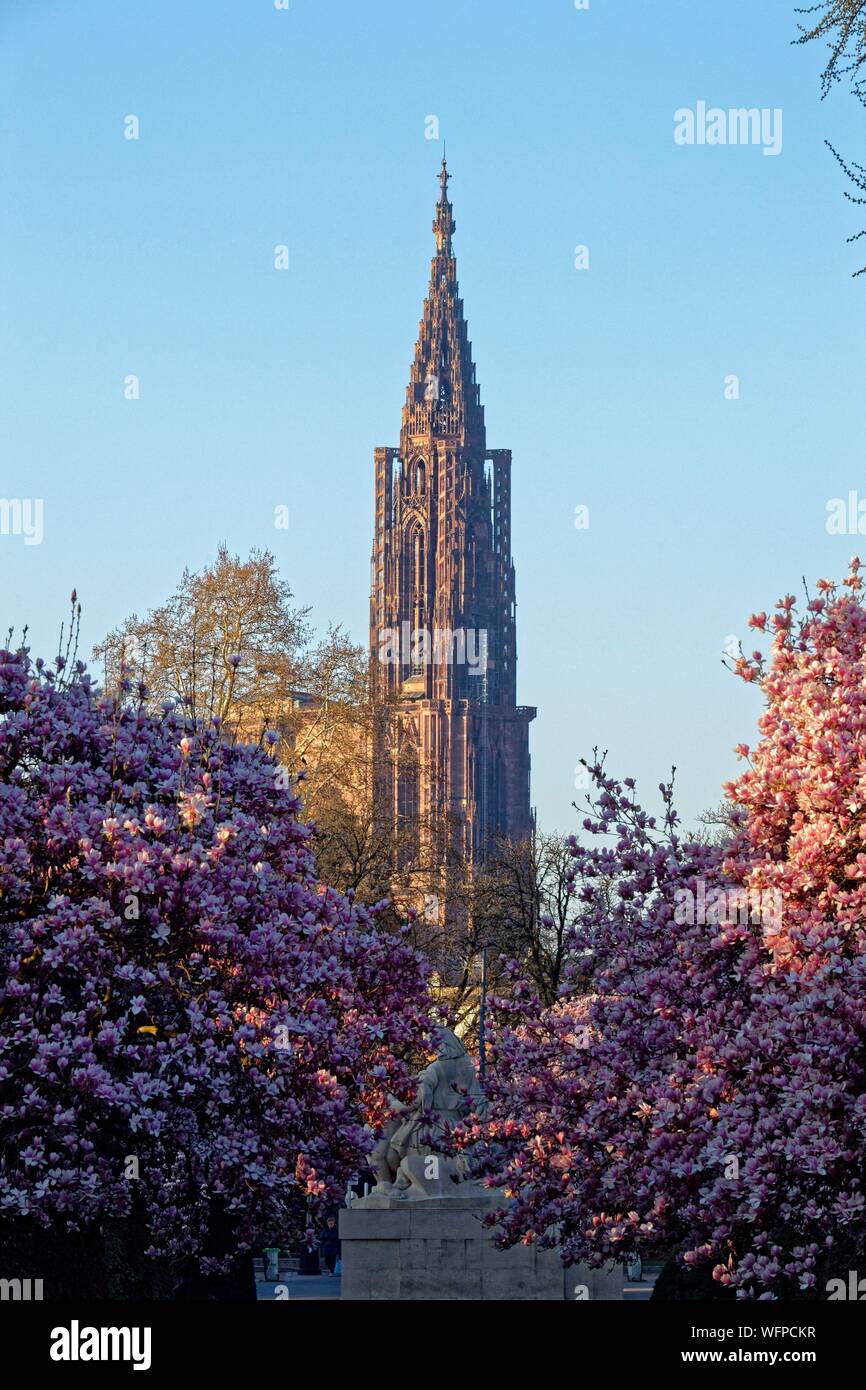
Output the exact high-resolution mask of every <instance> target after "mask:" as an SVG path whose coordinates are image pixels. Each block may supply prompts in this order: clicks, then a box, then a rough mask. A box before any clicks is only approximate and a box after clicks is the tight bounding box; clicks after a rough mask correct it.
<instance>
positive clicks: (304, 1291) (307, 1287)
mask: <svg viewBox="0 0 866 1390" xmlns="http://www.w3.org/2000/svg"><path fill="white" fill-rule="evenodd" d="M657 1273H658V1270H657V1269H655V1268H653V1267H650V1268H649V1269H646V1270H644V1275H643V1278H642V1279H641V1280H640V1281H637V1280H632V1279H626V1282H625V1288H624V1291H623V1299H624V1301H625V1302H626V1303H641V1302H643V1301H644V1300H645V1299H648V1298H649V1296H650V1294H651V1293H652V1289H653V1284H654V1283H655V1281H656V1274H657ZM340 1282H341V1281H340V1276H339V1275H338V1274H337V1275H334V1274H318V1275H315V1274H289V1275H287V1276H286V1278H285V1279H284V1280H283V1283H282V1285H281V1286H278V1285H277V1284H273V1283H271V1284H268V1283H262V1284H256V1294H257V1296H258V1298H259V1299H262V1300H264V1301H268V1300H271V1301H273V1300H274V1299H275V1297H276V1293H275V1291H276V1289H277V1287H280V1288H281V1290H282V1289H285V1290H286V1291H287V1293H288V1300H291V1299H295V1300H296V1301H297V1300H298V1299H324V1298H339V1297H340ZM280 1298H281V1299H284V1300H285V1299H286V1292H282V1291H281V1293H280Z"/></svg>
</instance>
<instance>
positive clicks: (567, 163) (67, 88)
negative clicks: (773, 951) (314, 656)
mask: <svg viewBox="0 0 866 1390" xmlns="http://www.w3.org/2000/svg"><path fill="white" fill-rule="evenodd" d="M2 14H3V18H2V54H3V56H2V84H0V130H2V146H3V158H2V165H3V173H2V181H3V182H2V189H0V193H2V198H3V205H4V209H5V215H4V217H3V219H2V228H0V291H2V305H0V309H2V313H3V319H4V323H5V332H4V334H3V344H2V360H0V402H2V417H0V441H2V469H0V496H3V497H7V498H11V497H22V498H23V497H33V498H42V499H44V506H45V537H44V541H43V543H42V544H41V545H39V546H25V545H24V544H23V539H22V537H20V536H8V535H7V536H0V618H2V620H3V625H4V629H5V627H6V626H8V624H9V623H15V624H17V625H19V626H20V625H22V624H23V623H24V622H29V624H30V628H31V633H32V645H33V647H34V649H36V650H37V651H41V652H44V653H46V654H50V653H51V652H52V651H53V650H54V649H55V641H56V632H57V629H58V627H59V622H60V620H61V618H62V617H63V616H64V614H65V611H66V600H67V595H68V592H69V590H70V589H71V588H72V586H73V585H76V586H77V588H78V591H79V594H80V596H81V598H82V601H83V604H84V639H85V645H86V647H87V648H88V649H89V647H90V646H91V645H92V644H93V642H95V641H97V640H98V639H99V638H100V637H101V636H102V635H103V634H104V632H105V631H106V630H107V629H108V628H110V627H112V626H113V625H114V624H116V623H117V622H119V621H120V620H121V619H122V618H123V617H124V616H125V615H126V614H127V613H128V612H130V611H131V610H133V609H135V610H137V611H139V612H143V611H144V610H146V609H147V608H148V607H150V606H152V605H153V604H155V603H157V602H159V601H161V600H162V599H163V598H164V597H166V596H167V595H168V593H170V591H171V590H172V589H173V587H174V585H175V583H176V581H177V579H178V577H179V575H180V572H181V570H182V568H183V566H184V564H185V563H186V564H189V565H190V566H192V567H194V568H197V567H199V566H201V565H204V564H205V563H207V562H208V561H209V560H210V559H212V558H213V556H214V554H215V551H216V548H217V545H218V543H219V542H220V541H222V540H225V541H226V542H228V544H229V545H230V546H231V547H232V548H233V549H236V550H238V551H241V552H246V551H247V550H248V549H249V548H250V547H251V546H254V545H259V546H269V547H271V548H272V549H273V550H274V551H275V553H276V555H277V557H278V560H279V563H280V565H281V567H282V570H283V572H284V574H285V576H286V577H287V578H288V579H289V581H290V583H291V585H292V587H293V589H294V591H295V594H296V596H297V599H298V601H299V602H302V603H304V604H311V605H312V606H313V610H314V616H315V617H316V619H317V620H318V621H319V622H320V623H321V624H322V625H324V624H325V622H326V621H327V620H329V619H333V620H340V621H343V622H344V623H345V624H347V626H348V627H349V628H350V630H351V631H352V633H353V634H354V635H355V636H356V637H357V638H358V639H359V640H366V630H367V613H368V609H367V604H368V585H369V553H370V544H371V532H372V482H373V472H372V451H373V447H374V446H375V445H376V444H396V442H397V437H398V430H399V420H400V407H401V404H402V399H403V393H404V390H405V384H406V380H407V376H408V370H409V364H410V361H411V357H412V347H413V343H414V339H415V334H416V331H417V325H418V319H419V316H420V311H421V303H422V299H423V294H424V289H425V286H426V280H427V274H428V269H429V259H430V256H431V254H432V235H431V230H430V223H431V219H432V213H433V205H434V201H435V197H436V181H435V172H436V169H437V167H438V164H439V160H440V158H441V154H442V145H441V142H434V141H430V140H427V139H425V117H427V116H429V115H436V116H438V119H439V122H440V130H441V135H442V136H443V137H444V138H445V140H446V141H447V147H448V161H449V166H450V169H451V171H452V174H453V179H452V183H451V189H450V192H451V197H452V199H453V202H454V210H455V218H456V221H457V234H456V238H455V247H456V251H457V257H458V270H459V274H460V282H461V290H462V293H463V296H464V301H465V305H466V312H467V316H468V319H469V325H470V335H471V337H472V340H473V345H474V354H475V360H476V363H477V367H478V377H479V380H480V383H481V391H482V400H483V402H484V405H485V408H486V416H487V424H488V442H489V444H490V445H491V447H510V448H511V449H512V450H513V452H514V498H513V505H514V518H513V541H514V551H515V560H516V565H517V594H518V650H519V659H520V664H519V698H520V699H521V701H522V702H524V703H527V704H537V705H538V708H539V715H538V719H537V721H536V723H535V724H534V726H533V730H532V757H533V799H534V802H535V804H536V805H537V807H538V811H539V818H540V821H541V823H542V824H543V825H544V826H546V827H548V828H553V827H554V826H557V827H559V828H561V829H570V828H571V827H572V826H573V825H574V823H575V817H574V813H573V812H571V811H570V802H571V800H572V797H573V795H574V793H573V788H572V780H573V769H574V766H575V764H576V762H577V759H578V757H579V756H580V754H581V753H583V752H586V751H587V750H589V749H591V748H592V746H593V745H594V744H598V745H600V746H602V747H606V748H608V749H609V750H610V764H611V766H612V767H613V768H615V769H616V770H618V771H619V772H621V773H622V774H623V775H627V774H633V775H636V776H637V777H638V778H639V779H640V783H641V785H642V786H643V787H644V788H645V790H646V791H647V792H648V793H650V792H654V788H655V786H656V784H657V783H658V781H659V780H660V779H661V777H662V776H664V775H665V773H666V771H667V769H668V767H669V765H670V764H671V763H672V762H675V763H676V764H677V765H678V768H679V775H678V780H679V784H680V804H681V806H682V809H683V811H684V813H685V815H686V818H687V819H689V818H692V817H694V816H695V815H696V814H697V812H698V811H699V810H700V809H701V808H702V807H705V806H707V805H710V804H713V803H715V801H716V800H717V799H718V789H719V786H720V784H721V782H722V781H723V780H724V779H725V778H726V777H728V776H730V775H731V774H732V772H734V771H735V769H736V767H737V762H736V759H735V757H734V755H733V753H732V748H733V745H734V744H735V743H737V742H739V741H740V740H744V741H746V742H753V741H754V731H755V719H756V717H757V713H758V709H759V702H758V700H757V698H756V696H755V694H754V692H750V691H748V690H747V689H746V688H745V687H744V686H742V685H741V683H740V682H738V681H736V680H735V678H734V677H732V676H730V675H728V674H726V673H725V671H724V670H723V668H722V666H721V664H720V652H721V648H722V644H723V642H724V641H725V638H726V636H728V635H729V634H739V635H742V636H743V637H744V639H745V636H746V626H745V624H746V618H747V617H748V614H749V613H750V612H751V611H753V610H755V609H760V608H764V607H767V606H769V605H771V604H772V603H773V601H774V600H775V599H776V598H777V597H778V596H779V595H780V594H782V593H784V592H786V591H789V590H797V589H798V588H799V586H800V577H801V575H803V574H805V575H806V576H808V577H809V578H810V579H814V578H815V577H817V576H818V575H819V574H823V573H835V574H840V573H841V572H842V571H843V570H844V568H845V565H846V562H847V558H848V556H849V554H851V553H852V552H853V551H855V550H856V549H857V538H855V537H836V536H829V535H827V533H826V530H825V517H826V511H825V508H826V503H827V500H828V499H829V498H831V497H835V496H845V495H846V494H847V492H848V490H849V489H852V488H854V489H858V488H859V489H860V491H861V493H862V494H863V495H864V496H866V471H864V467H863V411H864V380H866V354H864V341H866V335H864V309H866V276H864V277H863V278H862V279H861V280H853V281H852V280H851V279H850V278H849V276H850V272H851V271H852V270H854V269H856V268H857V266H858V265H859V264H861V263H862V260H866V241H864V242H862V243H860V244H859V245H855V246H846V244H845V238H846V236H847V235H849V234H850V233H852V232H854V231H856V230H858V228H859V226H860V225H863V222H859V221H858V216H859V214H860V212H861V211H866V209H864V210H860V209H857V208H854V207H852V206H851V205H850V204H848V203H846V202H845V200H844V199H843V196H842V191H843V188H844V187H845V186H846V185H845V180H844V177H843V175H842V174H841V171H840V170H839V169H838V168H837V166H836V165H835V164H834V162H833V160H832V158H831V156H830V155H829V153H828V152H827V150H826V149H825V148H824V145H823V140H824V137H828V138H831V139H832V140H833V142H834V143H835V144H836V145H837V146H838V147H839V148H840V149H841V150H842V151H843V153H845V154H846V155H848V156H849V157H850V158H852V159H859V160H861V161H863V162H864V163H866V111H864V110H863V109H862V108H861V107H859V106H858V105H857V103H856V102H855V100H854V99H853V98H852V97H850V96H849V95H848V94H847V93H845V92H842V91H841V90H840V91H839V92H838V93H837V94H836V95H834V96H833V97H832V98H831V99H829V100H828V101H827V102H825V103H823V105H822V103H821V102H820V99H819V84H818V73H819V70H820V67H821V52H820V51H819V50H818V49H817V48H807V49H803V48H792V47H790V46H789V40H790V38H791V37H792V35H793V34H794V32H795V16H794V4H793V3H790V2H789V0H760V3H756V0H701V3H696V0H659V3H656V4H646V3H643V0H621V3H614V2H613V0H591V7H590V9H589V11H588V12H581V11H576V10H575V9H574V6H573V0H532V3H531V4H530V3H528V0H523V3H519V2H518V0H495V3H494V0H473V3H471V4H470V3H467V0H439V3H437V4H436V5H427V4H420V3H416V4H411V3H407V0H367V3H365V4H357V3H354V0H339V3H335V2H334V0H330V2H329V0H291V7H290V10H289V11H288V13H285V12H279V11H276V10H275V9H274V7H273V3H272V0H235V3H229V2H228V0H148V3H147V4H120V3H117V0H91V2H90V3H87V0H77V2H76V0H62V2H61V0H43V3H39V4H27V5H23V4H14V3H11V0H6V3H5V4H4V5H3V7H2ZM699 100H705V101H706V102H707V103H708V104H709V105H711V106H712V105H718V106H722V107H725V108H727V107H728V106H758V107H781V108H782V110H783V112H784V124H783V149H782V153H781V155H780V156H779V157H777V158H770V157H766V156H764V155H763V154H762V152H761V150H760V149H759V148H751V147H746V148H743V147H724V148H711V147H708V146H704V147H692V148H688V147H680V146H677V145H675V143H674V140H673V127H674V122H673V114H674V111H675V110H677V109H678V108H680V107H685V106H691V107H694V106H695V103H696V102H697V101H699ZM130 114H134V115H137V116H138V117H139V120H140V125H141V130H140V139H139V140H138V141H137V142H135V141H128V140H125V139H124V138H123V121H124V117H125V116H127V115H130ZM864 221H866V219H864ZM279 243H285V244H287V245H288V246H289V248H290V269H289V270H288V272H278V271H276V270H275V269H274V268H273V248H274V246H275V245H276V244H279ZM578 243H585V244H587V245H588V246H589V248H590V269H589V270H588V271H577V270H575V269H574V265H573V260H574V247H575V245H576V244H578ZM129 373H135V374H137V375H138V376H139V377H140V381H141V399H140V400H139V401H137V402H132V401H127V400H125V399H124V395H123V380H124V377H125V376H126V375H127V374H129ZM729 373H736V374H737V375H738V376H739V378H740V383H741V386H740V390H741V398H740V399H739V400H738V401H726V400H725V399H724V394H723V388H724V378H725V376H726V375H727V374H729ZM281 503H286V504H288V506H289V508H290V512H291V526H290V529H289V530H288V531H287V532H286V531H276V530H275V529H274V527H273V514H274V507H275V506H277V505H278V504H281ZM579 503H584V504H586V505H588V506H589V508H590V528H589V530H588V531H576V530H575V528H574V525H573V516H574V508H575V506H576V505H577V504H579ZM864 549H866V541H864ZM750 645H751V644H750Z"/></svg>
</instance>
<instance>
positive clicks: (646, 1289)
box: [622, 1264, 661, 1303]
mask: <svg viewBox="0 0 866 1390" xmlns="http://www.w3.org/2000/svg"><path fill="white" fill-rule="evenodd" d="M660 1269H661V1265H659V1264H651V1265H644V1267H643V1277H642V1278H641V1279H640V1280H637V1279H629V1278H628V1277H627V1276H626V1281H625V1285H624V1287H623V1295H622V1296H623V1299H624V1301H625V1302H626V1303H642V1302H644V1301H645V1300H646V1299H648V1298H649V1296H650V1294H651V1293H652V1291H653V1284H654V1283H655V1281H656V1278H657V1276H658V1272H659V1270H660Z"/></svg>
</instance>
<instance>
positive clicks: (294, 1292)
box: [256, 1274, 341, 1302]
mask: <svg viewBox="0 0 866 1390" xmlns="http://www.w3.org/2000/svg"><path fill="white" fill-rule="evenodd" d="M340 1282H341V1281H340V1276H339V1274H288V1275H287V1276H286V1278H285V1279H284V1280H283V1281H282V1284H279V1285H278V1284H273V1283H271V1284H268V1283H262V1284H256V1297H257V1298H259V1299H260V1300H262V1299H263V1300H265V1302H267V1300H268V1299H270V1300H271V1301H273V1300H274V1299H275V1298H276V1297H277V1295H276V1292H275V1291H276V1289H277V1288H279V1289H280V1290H281V1292H280V1295H279V1297H280V1298H281V1299H285V1298H286V1296H287V1294H286V1292H283V1290H286V1291H287V1293H288V1298H289V1300H291V1299H293V1298H294V1299H299V1298H315V1299H320V1298H339V1297H340Z"/></svg>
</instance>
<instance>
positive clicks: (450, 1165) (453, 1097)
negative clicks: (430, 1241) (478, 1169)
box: [370, 1028, 486, 1197]
mask: <svg viewBox="0 0 866 1390" xmlns="http://www.w3.org/2000/svg"><path fill="white" fill-rule="evenodd" d="M436 1042H437V1048H438V1050H437V1055H436V1060H435V1061H434V1062H431V1064H430V1066H429V1067H425V1068H424V1070H423V1071H422V1072H421V1074H420V1075H419V1077H418V1091H417V1094H416V1096H415V1099H414V1101H412V1102H411V1104H409V1105H401V1104H400V1102H399V1101H397V1100H396V1099H394V1098H393V1097H392V1102H393V1104H392V1109H393V1112H394V1113H393V1115H392V1117H391V1119H390V1120H389V1121H388V1123H387V1124H386V1126H385V1128H384V1130H383V1132H382V1136H381V1138H380V1139H379V1142H378V1143H377V1144H376V1147H375V1148H374V1150H373V1152H372V1154H371V1155H370V1166H371V1168H372V1169H373V1171H374V1172H375V1174H376V1186H375V1188H374V1189H373V1191H374V1193H377V1194H379V1195H387V1196H389V1197H408V1196H410V1195H411V1196H412V1197H445V1196H449V1195H453V1194H454V1193H455V1190H456V1184H457V1183H458V1182H459V1181H460V1178H461V1176H462V1168H463V1166H465V1165H461V1160H460V1159H454V1158H448V1157H445V1156H444V1155H442V1154H439V1153H437V1151H436V1144H437V1141H441V1139H442V1137H443V1135H444V1134H445V1132H446V1129H447V1127H448V1126H451V1125H455V1124H458V1123H459V1122H460V1120H463V1119H465V1118H466V1116H467V1115H469V1114H470V1112H472V1111H474V1112H475V1113H477V1114H483V1113H484V1110H485V1109H486V1107H485V1102H484V1094H483V1092H482V1090H481V1087H480V1085H479V1083H478V1077H477V1075H476V1072H475V1065H474V1063H473V1061H472V1059H471V1057H469V1056H467V1053H466V1049H465V1047H464V1046H463V1044H462V1042H461V1041H460V1039H459V1038H458V1037H457V1036H456V1035H455V1034H454V1033H452V1032H451V1030H450V1029H449V1028H438V1029H437V1030H436Z"/></svg>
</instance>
